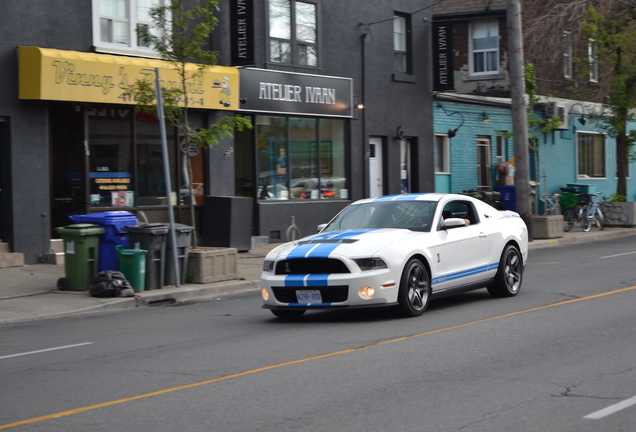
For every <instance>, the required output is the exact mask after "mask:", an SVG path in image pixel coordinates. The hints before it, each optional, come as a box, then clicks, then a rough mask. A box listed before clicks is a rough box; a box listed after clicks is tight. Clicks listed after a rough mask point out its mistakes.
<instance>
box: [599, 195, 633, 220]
mask: <svg viewBox="0 0 636 432" xmlns="http://www.w3.org/2000/svg"><path fill="white" fill-rule="evenodd" d="M599 205H600V207H601V211H602V212H603V223H604V224H605V225H607V226H634V225H636V220H635V217H636V202H605V201H602V202H600V203H599Z"/></svg>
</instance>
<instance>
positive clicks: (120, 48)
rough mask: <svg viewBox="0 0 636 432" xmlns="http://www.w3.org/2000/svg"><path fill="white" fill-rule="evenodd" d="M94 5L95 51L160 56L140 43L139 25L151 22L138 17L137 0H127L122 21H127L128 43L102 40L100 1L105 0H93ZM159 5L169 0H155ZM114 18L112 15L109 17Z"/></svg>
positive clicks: (151, 56) (164, 4)
mask: <svg viewBox="0 0 636 432" xmlns="http://www.w3.org/2000/svg"><path fill="white" fill-rule="evenodd" d="M91 1H92V7H93V46H94V47H95V51H97V52H101V53H107V54H124V55H134V56H139V57H150V58H159V54H158V53H157V52H156V51H154V50H152V49H150V48H147V47H143V46H140V45H138V43H137V41H138V37H137V25H138V24H150V23H148V22H145V21H141V20H140V19H138V18H137V5H138V1H137V0H127V1H126V18H124V19H122V20H121V22H125V23H127V33H128V43H127V44H123V43H113V42H109V41H102V40H101V18H102V16H101V15H100V3H101V2H102V1H104V0H91ZM155 2H156V5H157V6H166V5H167V4H168V2H169V0H155ZM107 18H112V17H107Z"/></svg>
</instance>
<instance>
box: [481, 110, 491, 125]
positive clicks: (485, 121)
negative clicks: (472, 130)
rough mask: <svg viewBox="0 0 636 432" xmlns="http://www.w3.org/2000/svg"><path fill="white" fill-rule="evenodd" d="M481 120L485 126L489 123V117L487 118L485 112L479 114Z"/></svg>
mask: <svg viewBox="0 0 636 432" xmlns="http://www.w3.org/2000/svg"><path fill="white" fill-rule="evenodd" d="M481 118H482V120H483V122H484V123H486V124H488V122H489V121H490V117H488V114H486V113H485V112H483V113H481Z"/></svg>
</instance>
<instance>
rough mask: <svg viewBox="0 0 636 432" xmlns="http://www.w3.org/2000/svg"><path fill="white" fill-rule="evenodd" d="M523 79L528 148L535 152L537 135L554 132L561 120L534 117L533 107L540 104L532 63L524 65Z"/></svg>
mask: <svg viewBox="0 0 636 432" xmlns="http://www.w3.org/2000/svg"><path fill="white" fill-rule="evenodd" d="M524 79H525V85H526V94H527V95H528V141H529V146H530V148H531V149H532V150H535V151H536V150H537V145H538V143H539V134H540V133H547V132H552V131H553V130H555V129H556V128H557V127H558V126H559V125H560V124H561V119H560V118H559V117H550V118H542V117H538V116H537V115H536V113H535V111H534V106H535V105H536V104H538V103H540V99H539V97H538V96H537V78H536V74H535V68H534V64H533V63H526V66H525V76H524Z"/></svg>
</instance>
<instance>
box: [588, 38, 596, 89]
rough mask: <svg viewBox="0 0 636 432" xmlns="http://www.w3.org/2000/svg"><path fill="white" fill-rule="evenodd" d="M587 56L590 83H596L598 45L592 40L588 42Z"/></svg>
mask: <svg viewBox="0 0 636 432" xmlns="http://www.w3.org/2000/svg"><path fill="white" fill-rule="evenodd" d="M587 55H588V62H589V64H590V82H598V43H597V42H596V41H595V40H594V39H590V40H589V42H588V45H587Z"/></svg>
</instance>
